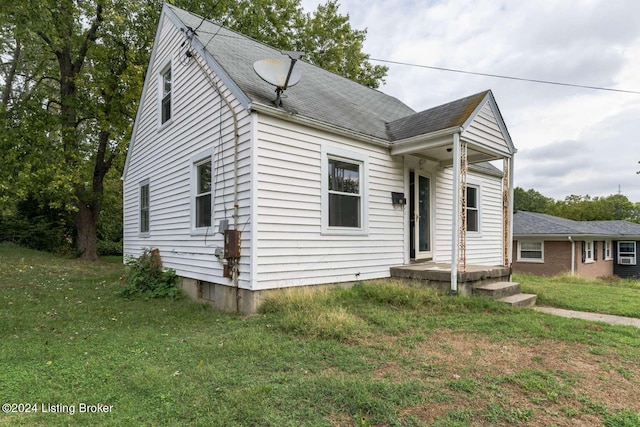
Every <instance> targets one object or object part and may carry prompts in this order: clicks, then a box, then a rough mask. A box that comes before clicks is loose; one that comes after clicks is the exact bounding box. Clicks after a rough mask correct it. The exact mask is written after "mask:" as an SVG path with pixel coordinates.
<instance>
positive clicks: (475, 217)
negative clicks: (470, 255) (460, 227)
mask: <svg viewBox="0 0 640 427" xmlns="http://www.w3.org/2000/svg"><path fill="white" fill-rule="evenodd" d="M479 206H480V189H479V188H478V187H476V186H474V185H467V231H471V232H478V231H480V209H479Z"/></svg>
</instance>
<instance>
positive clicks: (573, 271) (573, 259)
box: [567, 236, 576, 276]
mask: <svg viewBox="0 0 640 427" xmlns="http://www.w3.org/2000/svg"><path fill="white" fill-rule="evenodd" d="M567 237H569V241H570V242H571V275H572V276H574V275H575V274H576V267H575V265H576V242H574V241H573V239H572V238H571V236H567Z"/></svg>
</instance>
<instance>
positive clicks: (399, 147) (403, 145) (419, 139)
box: [391, 126, 462, 156]
mask: <svg viewBox="0 0 640 427" xmlns="http://www.w3.org/2000/svg"><path fill="white" fill-rule="evenodd" d="M460 132H462V128H460V127H459V126H454V127H450V128H447V129H442V130H439V131H436V132H431V133H428V134H425V135H418V136H414V137H411V138H407V139H401V140H399V141H396V142H394V143H393V145H391V155H393V156H400V155H403V154H414V153H417V152H419V151H423V150H428V149H431V148H437V147H442V146H444V145H448V144H451V143H453V139H452V138H453V135H454V134H456V133H460Z"/></svg>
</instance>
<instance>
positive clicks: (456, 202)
mask: <svg viewBox="0 0 640 427" xmlns="http://www.w3.org/2000/svg"><path fill="white" fill-rule="evenodd" d="M459 191H460V134H459V133H458V132H456V133H454V134H453V207H452V209H451V211H452V215H451V293H452V294H454V295H455V294H457V293H458V238H459V230H458V219H459V218H460V193H459Z"/></svg>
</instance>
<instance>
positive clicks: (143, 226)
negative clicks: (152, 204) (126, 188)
mask: <svg viewBox="0 0 640 427" xmlns="http://www.w3.org/2000/svg"><path fill="white" fill-rule="evenodd" d="M140 233H141V234H146V233H149V181H145V182H143V183H141V184H140Z"/></svg>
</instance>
